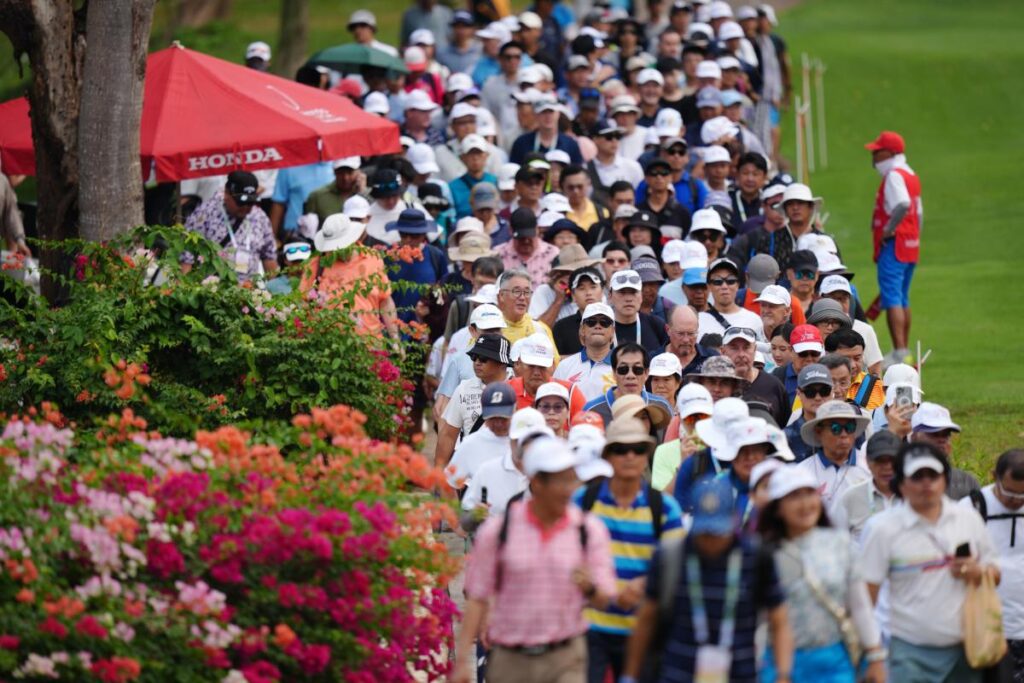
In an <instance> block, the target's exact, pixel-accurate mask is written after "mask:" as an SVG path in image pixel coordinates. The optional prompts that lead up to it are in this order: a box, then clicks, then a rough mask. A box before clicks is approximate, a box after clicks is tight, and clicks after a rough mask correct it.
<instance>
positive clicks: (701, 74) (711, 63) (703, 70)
mask: <svg viewBox="0 0 1024 683" xmlns="http://www.w3.org/2000/svg"><path fill="white" fill-rule="evenodd" d="M697 78H714V79H716V80H719V79H721V78H722V67H720V66H718V62H716V61H715V60H713V59H705V60H704V61H703V62H701V63H700V64H698V65H697Z"/></svg>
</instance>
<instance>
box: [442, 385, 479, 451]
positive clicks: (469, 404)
mask: <svg viewBox="0 0 1024 683" xmlns="http://www.w3.org/2000/svg"><path fill="white" fill-rule="evenodd" d="M483 392H484V383H483V382H481V381H480V378H479V377H473V378H472V379H464V380H462V381H461V382H459V386H457V387H456V388H455V393H453V394H452V398H451V400H450V401H448V406H447V407H446V408H445V409H444V415H443V416H442V419H443V420H444V421H445V422H447V423H448V424H450V425H451V426H453V427H458V428H459V429H461V430H462V435H463V437H465V436H468V435H469V430H471V429H472V428H473V425H474V424H475V423H476V419H477V418H478V417H480V394H482V393H483Z"/></svg>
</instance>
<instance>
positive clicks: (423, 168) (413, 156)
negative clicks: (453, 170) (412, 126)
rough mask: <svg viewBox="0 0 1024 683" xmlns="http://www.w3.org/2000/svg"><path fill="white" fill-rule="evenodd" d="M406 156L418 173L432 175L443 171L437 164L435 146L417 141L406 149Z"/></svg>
mask: <svg viewBox="0 0 1024 683" xmlns="http://www.w3.org/2000/svg"><path fill="white" fill-rule="evenodd" d="M405 158H406V159H407V160H408V161H409V163H410V164H411V165H412V167H413V169H414V170H415V171H416V172H417V173H420V174H423V175H430V174H431V173H440V172H441V169H440V167H438V165H437V157H436V156H435V155H434V148H433V147H431V146H430V145H428V144H426V143H424V142H417V143H416V144H415V145H413V146H412V147H410V148H409V149H408V150H406V152H405Z"/></svg>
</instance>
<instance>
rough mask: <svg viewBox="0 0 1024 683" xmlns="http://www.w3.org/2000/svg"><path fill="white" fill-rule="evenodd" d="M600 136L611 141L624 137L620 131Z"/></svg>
mask: <svg viewBox="0 0 1024 683" xmlns="http://www.w3.org/2000/svg"><path fill="white" fill-rule="evenodd" d="M598 137H599V138H601V139H602V140H609V141H610V140H616V141H618V140H621V139H622V135H620V134H619V133H611V134H610V135H598Z"/></svg>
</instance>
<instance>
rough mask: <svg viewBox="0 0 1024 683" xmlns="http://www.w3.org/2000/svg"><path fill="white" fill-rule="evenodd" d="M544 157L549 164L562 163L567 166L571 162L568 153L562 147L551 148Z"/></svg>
mask: <svg viewBox="0 0 1024 683" xmlns="http://www.w3.org/2000/svg"><path fill="white" fill-rule="evenodd" d="M544 159H545V160H547V162H548V163H551V164H562V165H563V166H568V165H569V164H571V163H572V159H570V158H569V153H568V152H566V151H565V150H562V149H552V150H550V151H548V153H547V154H545V155H544Z"/></svg>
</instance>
